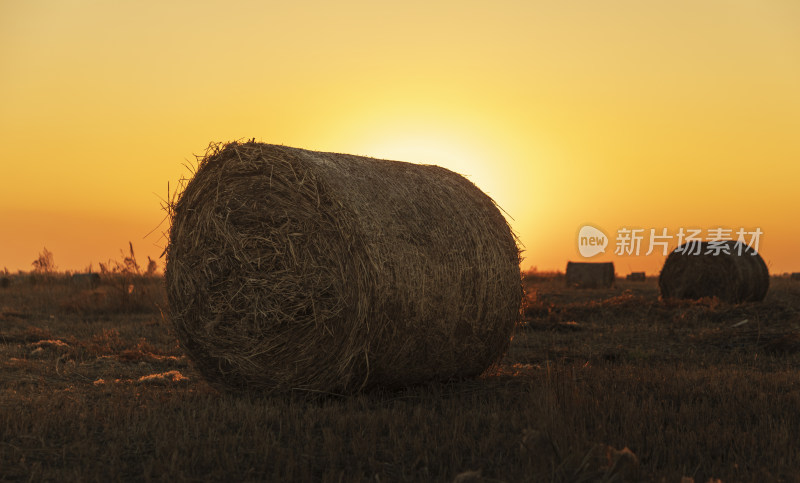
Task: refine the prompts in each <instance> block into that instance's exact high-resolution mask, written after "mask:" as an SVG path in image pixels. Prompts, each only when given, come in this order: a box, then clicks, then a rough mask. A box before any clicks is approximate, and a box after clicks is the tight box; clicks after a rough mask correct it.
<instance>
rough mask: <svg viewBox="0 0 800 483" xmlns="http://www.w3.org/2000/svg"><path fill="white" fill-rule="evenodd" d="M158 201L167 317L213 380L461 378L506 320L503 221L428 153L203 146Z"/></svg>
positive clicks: (313, 387) (517, 286)
mask: <svg viewBox="0 0 800 483" xmlns="http://www.w3.org/2000/svg"><path fill="white" fill-rule="evenodd" d="M169 209H170V215H171V227H170V240H169V245H168V247H167V265H166V273H165V278H166V284H167V292H168V298H169V306H170V312H171V317H172V321H173V324H174V326H175V329H176V331H177V334H178V337H179V339H180V342H181V344H182V346H183V347H184V349H185V350H186V351H187V353H188V354H189V356H190V357H191V359H192V360H193V361H194V363H195V365H196V366H197V367H198V369H199V370H200V372H201V373H202V374H203V375H204V377H205V378H206V379H207V380H208V381H209V382H211V383H212V384H214V385H216V386H217V387H220V388H224V389H232V390H260V391H265V392H285V391H289V390H304V391H311V392H326V393H338V394H345V393H352V392H356V391H359V390H361V389H363V388H368V387H374V386H386V387H401V386H405V385H410V384H415V383H420V382H424V381H429V380H447V379H451V378H461V377H472V376H476V375H479V374H481V373H482V372H483V371H484V370H486V369H487V368H488V367H489V366H491V365H492V364H493V363H495V362H496V361H497V360H498V359H499V358H500V357H501V356H502V354H503V353H504V351H505V349H506V347H507V346H508V343H509V341H510V338H511V335H512V332H513V329H514V327H515V325H516V324H517V323H518V321H519V316H520V304H521V300H522V285H521V277H520V271H519V250H518V248H517V245H516V240H515V238H514V235H513V233H512V232H511V230H510V228H509V226H508V224H507V223H506V220H505V218H504V217H503V216H502V214H501V213H500V211H499V210H498V208H497V207H496V206H495V204H494V202H493V201H492V200H491V199H490V198H489V197H488V196H487V195H486V194H484V193H483V192H482V191H481V190H480V189H478V188H477V187H476V186H475V185H474V184H472V183H471V182H469V181H468V180H466V179H465V178H463V177H462V176H460V175H458V174H456V173H453V172H451V171H448V170H446V169H444V168H441V167H438V166H427V165H415V164H409V163H403V162H397V161H385V160H379V159H372V158H365V157H360V156H351V155H345V154H333V153H321V152H314V151H307V150H304V149H297V148H290V147H285V146H275V145H269V144H262V143H256V142H247V143H239V142H232V143H229V144H227V145H212V146H210V147H209V150H208V152H207V153H206V156H205V157H204V158H203V159H201V160H200V163H199V166H198V169H197V172H196V173H195V175H194V177H193V178H192V179H191V180H190V181H189V182H188V183H187V184H186V186H185V187H184V189H183V191H182V193H180V194H179V195H178V197H177V200H176V201H175V202H173V203H171V205H170V207H169Z"/></svg>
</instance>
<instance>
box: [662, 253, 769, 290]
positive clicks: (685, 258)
mask: <svg viewBox="0 0 800 483" xmlns="http://www.w3.org/2000/svg"><path fill="white" fill-rule="evenodd" d="M719 245H720V246H722V247H724V248H721V249H718V248H714V247H713V246H712V245H711V242H707V241H704V242H690V243H686V244H684V245H681V246H680V247H678V248H676V249H675V250H674V251H673V252H672V253H670V254H669V256H668V257H667V259H666V261H665V262H664V267H663V268H662V269H661V274H660V275H659V277H658V287H659V289H660V290H661V296H662V298H664V299H670V298H675V299H699V298H702V297H717V298H719V299H720V300H722V301H723V302H728V303H740V302H759V301H761V300H764V297H765V296H766V295H767V290H768V289H769V270H767V265H766V263H764V260H763V259H762V258H761V255H759V254H758V253H755V252H754V251H753V250H752V249H751V248H750V247H748V246H747V245H745V244H742V243H740V242H737V241H734V240H726V241H723V242H720V244H719Z"/></svg>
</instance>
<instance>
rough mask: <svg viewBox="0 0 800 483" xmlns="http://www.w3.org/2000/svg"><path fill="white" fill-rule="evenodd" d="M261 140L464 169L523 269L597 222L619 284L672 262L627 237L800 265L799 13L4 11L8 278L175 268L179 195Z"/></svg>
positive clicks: (394, 8) (572, 249)
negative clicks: (749, 249) (50, 271)
mask: <svg viewBox="0 0 800 483" xmlns="http://www.w3.org/2000/svg"><path fill="white" fill-rule="evenodd" d="M252 137H255V138H256V139H257V140H260V141H263V142H268V143H275V144H285V145H289V146H296V147H302V148H307V149H314V150H321V151H334V152H345V153H351V154H360V155H366V156H373V157H379V158H386V159H397V160H403V161H412V162H422V163H429V164H438V165H441V166H444V167H446V168H449V169H451V170H454V171H457V172H459V173H461V174H464V175H466V176H467V177H468V178H469V179H471V180H472V181H473V182H474V183H476V184H477V185H478V186H479V187H480V188H482V189H483V190H484V191H485V192H487V193H488V194H489V195H490V196H492V197H493V198H494V199H495V201H497V203H498V204H499V205H500V206H501V207H502V208H503V209H504V210H505V211H506V212H507V213H508V216H509V221H510V223H511V225H512V227H513V228H514V230H515V231H516V232H517V234H518V236H519V238H520V240H521V242H522V243H523V245H524V247H523V248H524V250H525V252H524V256H525V260H524V262H523V268H528V267H529V266H537V267H538V268H539V269H546V270H552V269H558V270H563V269H564V267H565V264H566V262H567V260H581V257H580V255H579V253H578V245H577V233H578V230H579V228H580V227H581V226H582V225H583V224H587V223H588V224H591V225H593V226H596V227H598V228H600V229H602V230H603V231H604V232H605V233H606V234H607V235H608V236H609V237H610V239H611V244H610V245H609V247H608V249H607V252H606V253H605V254H601V255H599V256H597V257H594V258H592V259H591V260H593V261H595V260H596V261H608V260H610V261H614V262H615V264H616V268H617V272H618V273H620V274H625V273H627V272H629V271H632V270H633V271H637V270H644V271H647V272H648V273H651V274H655V273H658V271H659V269H660V266H661V264H662V263H663V256H660V255H650V256H645V255H644V252H645V251H646V249H647V246H646V244H647V238H645V240H644V241H643V247H642V252H641V253H640V255H639V256H635V255H630V256H616V255H614V253H613V252H614V248H615V241H616V240H615V239H616V234H617V230H618V229H620V228H626V227H627V228H643V229H645V230H647V231H649V229H650V228H655V229H658V230H659V231H660V229H661V228H667V229H668V233H672V234H674V233H677V230H678V229H679V228H681V227H686V228H698V229H701V230H708V229H712V228H717V227H725V228H730V229H732V230H734V231H735V230H737V229H739V228H744V229H746V230H748V231H752V230H755V229H756V228H758V229H760V230H761V231H762V232H763V235H762V236H761V237H760V245H759V249H760V252H761V254H762V256H763V257H764V259H765V260H766V262H767V264H768V266H769V268H770V271H771V272H773V273H781V272H786V271H800V255H799V254H798V249H800V246H799V245H800V244H799V243H798V241H800V221H798V220H797V217H796V215H795V213H796V210H797V208H798V206H799V205H800V203H799V202H800V194H799V191H798V186H800V185H799V184H798V183H799V182H800V2H797V1H796V0H750V1H740V0H686V1H683V0H669V1H660V0H653V1H641V0H627V1H622V0H610V1H603V2H600V1H596V0H573V1H552V2H551V1H547V2H544V1H498V2H477V1H468V0H459V1H438V2H437V1H433V2H431V1H408V0H407V1H403V2H377V1H340V2H327V1H318V2H315V1H297V2H256V1H252V2H249V1H248V2H230V1H225V2H223V1H198V0H193V1H171V2H155V1H152V2H150V1H144V2H109V1H79V0H76V1H10V0H0V145H2V152H1V153H0V183H2V185H1V188H0V230H1V231H0V269H2V267H4V266H5V267H7V268H8V269H9V270H11V271H15V270H18V269H23V270H30V269H31V261H32V260H34V259H35V258H36V257H37V255H38V254H39V252H40V251H41V250H42V248H43V247H47V248H48V249H49V250H50V251H51V252H53V254H54V256H55V262H56V265H57V266H58V268H59V269H61V270H76V269H82V268H84V267H86V266H87V265H88V264H89V263H91V262H94V264H95V267H97V262H102V261H106V260H108V259H109V258H115V259H119V257H120V249H121V248H124V247H127V243H128V241H132V242H133V244H134V247H135V248H136V251H137V256H138V257H139V258H140V261H141V260H146V256H147V255H150V256H151V257H153V258H156V257H158V256H159V255H160V253H161V251H162V249H163V247H164V245H165V244H166V240H165V239H163V238H162V237H161V233H162V232H164V231H165V230H166V229H167V225H166V223H164V224H161V225H160V226H159V223H161V222H162V219H163V218H164V212H163V211H162V210H161V208H160V204H161V198H166V197H167V184H168V183H169V185H170V187H174V186H175V185H176V184H177V181H178V179H179V178H180V177H181V176H183V175H185V174H187V173H188V171H187V169H186V168H185V167H184V166H183V164H184V163H187V162H193V160H194V156H193V155H194V154H202V153H203V152H204V150H205V147H206V146H207V145H208V143H209V142H212V141H214V142H217V141H229V140H234V139H242V138H252ZM154 229H155V232H154V233H153V234H151V235H149V236H147V237H145V235H147V234H148V233H149V232H151V231H152V230H154ZM674 243H675V242H674V241H673V243H671V244H670V248H673V247H674ZM163 261H164V260H163V259H161V260H160V262H161V263H162V266H163Z"/></svg>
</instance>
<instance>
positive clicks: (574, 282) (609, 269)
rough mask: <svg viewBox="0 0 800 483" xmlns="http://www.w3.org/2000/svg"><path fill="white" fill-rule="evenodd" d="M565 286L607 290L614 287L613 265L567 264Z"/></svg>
mask: <svg viewBox="0 0 800 483" xmlns="http://www.w3.org/2000/svg"><path fill="white" fill-rule="evenodd" d="M566 279H567V286H568V287H575V288H608V287H611V286H613V285H614V263H613V262H602V263H590V262H567V275H566Z"/></svg>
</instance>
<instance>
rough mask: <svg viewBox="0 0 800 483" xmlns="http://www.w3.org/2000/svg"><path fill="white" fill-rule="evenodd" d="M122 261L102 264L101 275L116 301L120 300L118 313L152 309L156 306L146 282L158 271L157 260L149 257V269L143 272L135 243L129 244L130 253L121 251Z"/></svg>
mask: <svg viewBox="0 0 800 483" xmlns="http://www.w3.org/2000/svg"><path fill="white" fill-rule="evenodd" d="M120 253H121V255H122V261H118V260H109V261H108V262H106V263H100V273H101V274H102V276H103V278H104V279H105V280H106V281H107V282H106V283H108V285H109V287H110V288H111V290H112V291H113V294H114V298H115V300H118V305H119V306H118V307H116V309H118V311H122V312H125V311H138V310H146V309H150V308H152V306H153V305H154V303H153V301H152V300H151V298H152V297H151V296H150V294H149V293H148V292H149V288H148V285H152V284H147V283H145V282H147V281H152V280H151V279H152V277H153V276H155V274H156V271H157V270H158V264H157V263H156V262H155V260H153V259H151V258H150V257H147V260H148V263H147V268H146V269H145V270H144V272H142V269H141V267H140V265H139V262H138V261H137V260H136V253H135V252H134V250H133V243H131V242H128V253H125V252H124V251H120Z"/></svg>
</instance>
